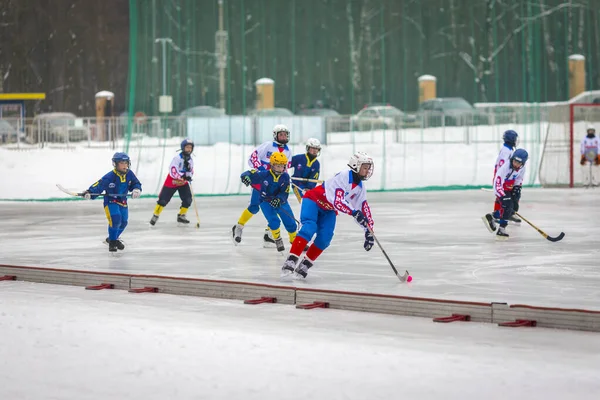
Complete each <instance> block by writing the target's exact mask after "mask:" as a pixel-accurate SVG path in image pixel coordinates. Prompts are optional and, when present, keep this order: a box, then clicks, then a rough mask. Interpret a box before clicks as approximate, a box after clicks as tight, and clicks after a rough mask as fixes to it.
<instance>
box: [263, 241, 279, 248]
mask: <svg viewBox="0 0 600 400" xmlns="http://www.w3.org/2000/svg"><path fill="white" fill-rule="evenodd" d="M275 248H277V246H275V243H270V242H263V249H275Z"/></svg>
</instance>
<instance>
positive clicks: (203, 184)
mask: <svg viewBox="0 0 600 400" xmlns="http://www.w3.org/2000/svg"><path fill="white" fill-rule="evenodd" d="M401 133H402V132H401ZM434 133H435V132H429V131H424V132H420V133H419V132H415V137H414V138H410V137H404V136H406V135H407V134H406V133H402V135H400V136H401V137H399V138H397V137H396V134H395V132H393V131H386V132H383V131H373V132H353V133H343V134H339V135H336V136H334V137H335V139H336V141H335V142H333V143H332V144H330V145H327V146H324V148H323V150H322V152H321V156H320V158H319V161H320V163H321V177H322V178H323V179H326V178H329V177H331V176H333V175H334V174H336V173H337V172H339V171H340V170H342V169H345V168H346V164H347V163H348V159H349V158H350V156H351V155H352V154H353V153H354V152H355V151H366V152H368V153H369V154H370V155H371V156H372V157H373V159H374V160H375V171H374V174H373V177H372V178H371V179H370V180H369V184H368V187H369V189H371V190H393V189H415V188H426V187H432V186H433V187H450V186H459V187H465V186H474V185H475V186H481V185H491V181H492V179H493V171H494V161H495V160H496V157H497V156H498V151H499V148H500V146H501V144H502V142H501V132H500V133H498V132H496V131H495V130H494V131H491V130H490V132H489V137H487V136H484V137H481V138H477V137H474V138H473V140H475V139H478V140H480V141H474V142H472V143H470V144H466V142H465V138H464V135H465V134H464V133H463V132H462V131H460V132H459V133H460V135H459V136H457V137H456V138H452V137H446V138H445V139H444V140H449V141H448V142H443V141H432V142H430V141H429V140H438V139H441V137H439V138H438V137H437V136H439V135H437V136H436V135H434ZM403 135H404V136H403ZM498 135H500V136H498ZM429 136H431V137H429ZM332 137H333V136H332ZM419 139H420V141H419ZM450 139H455V140H456V141H451V140H450ZM181 140H182V138H172V139H168V140H166V141H163V140H160V139H156V138H145V139H143V140H140V141H132V142H131V145H130V147H129V150H128V152H129V155H130V157H131V169H132V170H133V171H134V172H135V173H136V175H137V176H138V178H139V179H140V181H141V182H142V187H143V191H144V195H157V194H158V192H159V191H160V188H161V187H162V184H163V182H164V180H165V177H166V173H167V167H168V166H169V163H170V162H171V160H172V158H173V156H175V155H176V154H177V151H178V150H179V144H180V142H181ZM398 140H399V141H398ZM413 140H414V141H413ZM90 146H92V147H87V143H80V144H74V145H72V146H71V148H69V149H61V148H58V149H57V148H48V147H45V148H38V147H29V148H27V146H22V149H21V150H9V149H7V148H3V147H0V177H2V178H1V179H2V181H1V182H2V185H0V199H15V200H17V199H51V198H66V197H68V196H67V195H65V194H64V193H61V192H59V191H58V190H57V189H56V186H55V185H56V184H57V183H60V184H61V185H63V186H65V187H67V188H69V189H73V190H76V191H81V190H84V189H86V188H87V187H89V186H90V185H91V184H92V183H94V182H95V181H96V180H97V179H99V178H100V177H102V176H103V175H104V174H106V173H107V172H108V171H110V170H111V169H112V163H111V158H112V155H113V154H114V153H115V151H121V150H122V149H123V148H124V144H123V143H122V142H119V143H117V145H116V147H115V148H114V149H111V148H108V145H107V144H106V143H105V144H101V143H93V142H92V143H91V144H90ZM96 146H99V147H96ZM523 146H524V147H525V148H527V150H528V151H529V154H530V161H529V162H528V172H527V174H526V180H525V184H526V185H534V184H538V183H539V179H538V177H537V170H538V166H539V157H540V155H541V152H540V147H541V146H540V144H539V140H538V141H530V142H526V141H523ZM290 147H291V150H292V154H297V153H301V152H304V151H305V148H304V144H294V145H290ZM253 150H254V146H250V145H235V144H228V143H217V144H215V145H213V146H196V149H195V151H194V162H195V165H196V173H195V176H194V191H195V193H196V194H203V195H223V194H240V193H244V192H245V187H244V186H243V185H242V184H241V182H240V179H239V177H240V174H241V173H242V172H243V171H245V170H247V169H249V166H248V163H247V161H248V157H249V156H250V154H251V153H252V151H253Z"/></svg>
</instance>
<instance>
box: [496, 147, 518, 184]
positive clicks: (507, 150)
mask: <svg viewBox="0 0 600 400" xmlns="http://www.w3.org/2000/svg"><path fill="white" fill-rule="evenodd" d="M514 152H515V149H514V147H509V146H507V145H506V144H504V145H502V148H501V149H500V153H499V154H498V158H496V164H494V177H495V176H496V172H498V168H500V167H501V166H503V165H504V164H506V163H508V161H509V160H510V157H511V156H512V154H513V153H514Z"/></svg>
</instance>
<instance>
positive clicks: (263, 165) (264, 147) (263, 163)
mask: <svg viewBox="0 0 600 400" xmlns="http://www.w3.org/2000/svg"><path fill="white" fill-rule="evenodd" d="M273 153H283V154H285V156H286V157H287V159H288V167H289V166H290V162H291V161H292V152H291V151H290V149H289V147H287V145H283V146H280V145H279V144H277V143H276V142H273V141H271V142H264V143H263V144H261V145H260V146H258V147H257V148H256V150H254V151H253V152H252V154H250V158H249V159H248V165H249V166H250V168H252V169H257V170H259V171H265V170H269V169H271V162H270V160H269V159H270V158H271V154H273Z"/></svg>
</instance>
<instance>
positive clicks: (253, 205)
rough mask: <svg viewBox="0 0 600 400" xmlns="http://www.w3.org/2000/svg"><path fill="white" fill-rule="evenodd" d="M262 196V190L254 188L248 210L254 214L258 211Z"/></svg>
mask: <svg viewBox="0 0 600 400" xmlns="http://www.w3.org/2000/svg"><path fill="white" fill-rule="evenodd" d="M262 201H263V200H262V198H261V197H260V191H259V190H256V189H253V190H252V196H251V197H250V204H248V211H250V212H251V213H252V214H256V213H258V210H259V207H260V204H261V203H262ZM267 219H268V218H267Z"/></svg>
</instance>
